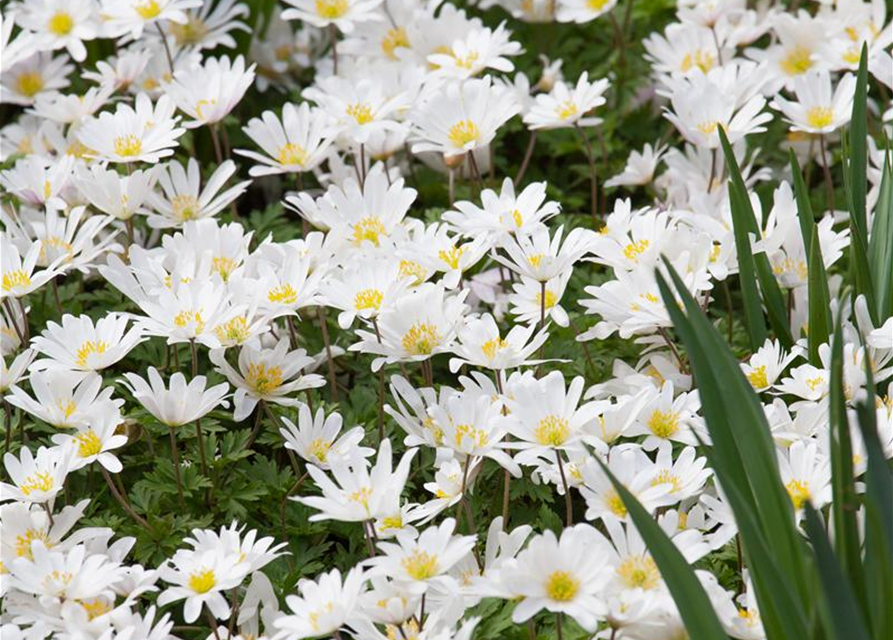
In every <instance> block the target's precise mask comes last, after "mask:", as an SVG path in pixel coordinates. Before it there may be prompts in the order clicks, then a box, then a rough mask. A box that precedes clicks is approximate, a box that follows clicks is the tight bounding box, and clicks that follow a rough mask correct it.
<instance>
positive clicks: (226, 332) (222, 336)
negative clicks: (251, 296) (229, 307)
mask: <svg viewBox="0 0 893 640" xmlns="http://www.w3.org/2000/svg"><path fill="white" fill-rule="evenodd" d="M214 335H215V336H217V339H218V340H220V342H221V343H223V344H225V345H233V344H244V343H245V342H246V341H247V340H248V338H250V337H251V328H250V327H249V326H248V321H247V320H246V319H245V318H244V317H243V316H236V317H235V318H233V319H232V320H229V321H227V322H224V323H223V324H221V325H218V326H216V327H214Z"/></svg>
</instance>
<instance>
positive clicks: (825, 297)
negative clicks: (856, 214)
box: [806, 224, 831, 367]
mask: <svg viewBox="0 0 893 640" xmlns="http://www.w3.org/2000/svg"><path fill="white" fill-rule="evenodd" d="M807 246H808V247H809V249H808V251H807V255H808V256H809V260H808V262H807V272H808V273H807V292H808V318H809V331H808V332H807V336H806V338H807V343H808V346H809V362H810V363H811V364H813V365H814V366H816V367H820V366H821V359H820V358H819V347H820V346H822V345H823V344H826V343H827V342H828V338H829V336H830V334H831V294H830V293H829V292H828V274H827V272H826V271H825V263H824V260H823V258H822V247H821V243H819V229H818V226H816V225H815V224H813V225H812V236H811V238H810V242H809V243H808V244H807Z"/></svg>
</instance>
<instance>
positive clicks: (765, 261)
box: [717, 127, 794, 350]
mask: <svg viewBox="0 0 893 640" xmlns="http://www.w3.org/2000/svg"><path fill="white" fill-rule="evenodd" d="M717 131H718V132H719V139H720V142H721V143H722V149H723V153H724V154H725V157H726V166H727V167H728V169H729V201H730V206H731V209H732V224H733V227H734V229H733V231H734V233H735V248H736V249H737V252H738V268H739V273H740V275H739V278H738V279H739V281H740V282H741V287H742V292H745V296H744V302H745V307H744V312H745V317H746V318H747V319H748V327H750V323H751V322H754V323H757V324H756V325H755V329H754V330H752V331H751V336H750V337H751V348H752V349H753V350H756V349H757V348H759V347H760V346H762V345H763V342H765V335H764V334H765V332H764V331H763V332H762V334H763V339H762V340H759V341H758V344H757V345H756V346H754V344H753V343H754V342H755V341H756V340H757V339H758V338H759V337H760V335H761V332H760V322H761V320H760V321H758V320H757V318H756V316H757V315H759V317H760V319H762V311H761V310H760V309H759V308H757V309H754V308H753V305H754V301H753V297H754V296H756V298H757V300H759V294H758V293H756V292H755V290H756V282H755V281H754V278H753V275H754V273H756V280H757V281H759V283H760V289H759V291H760V292H761V293H762V297H763V303H764V304H765V306H766V313H767V315H768V316H769V324H771V325H772V330H773V331H774V332H775V337H776V338H778V340H779V342H781V343H782V345H784V346H785V347H786V348H790V347H791V346H792V345H793V343H794V340H793V338H792V337H791V328H790V325H789V323H788V312H787V305H786V303H785V298H784V295H783V294H782V292H781V288H780V287H779V286H778V281H777V280H776V279H775V275H774V274H773V273H772V265H771V264H770V263H769V257H768V256H767V255H766V254H765V253H758V254H754V253H753V252H752V251H751V248H750V234H754V235H755V236H756V237H760V228H759V225H757V220H756V215H755V214H754V210H753V207H752V206H751V203H750V198H749V197H748V195H747V187H746V186H745V185H744V179H743V178H742V177H741V170H740V168H739V167H738V162H737V161H736V160H735V154H734V153H733V151H732V147H731V145H730V144H729V140H728V138H727V137H726V134H725V131H723V129H722V128H721V127H720V128H719V129H717ZM751 266H752V268H751ZM745 269H746V271H747V273H745ZM750 289H752V290H753V292H748V291H747V290H750ZM757 311H759V314H757ZM762 326H763V327H765V324H764V323H763V324H762Z"/></svg>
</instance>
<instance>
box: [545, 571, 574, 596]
mask: <svg viewBox="0 0 893 640" xmlns="http://www.w3.org/2000/svg"><path fill="white" fill-rule="evenodd" d="M579 590H580V581H579V580H577V579H576V578H574V576H573V574H571V573H570V572H568V571H555V572H553V573H552V575H550V576H549V578H548V579H547V580H546V595H548V596H549V597H550V598H551V599H552V600H555V601H556V602H570V601H571V600H573V599H574V597H575V596H576V595H577V592H578V591H579Z"/></svg>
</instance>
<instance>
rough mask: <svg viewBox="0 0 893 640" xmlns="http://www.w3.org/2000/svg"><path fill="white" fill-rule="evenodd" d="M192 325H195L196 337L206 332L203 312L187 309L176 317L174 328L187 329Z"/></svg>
mask: <svg viewBox="0 0 893 640" xmlns="http://www.w3.org/2000/svg"><path fill="white" fill-rule="evenodd" d="M190 325H194V326H193V329H194V331H195V333H196V335H197V334H199V333H202V332H203V331H204V330H205V321H204V320H203V319H202V314H201V312H199V311H193V310H191V309H185V310H183V311H181V312H180V313H178V314H177V315H175V316H174V326H175V327H177V328H178V329H185V328H187V327H189V326H190Z"/></svg>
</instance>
